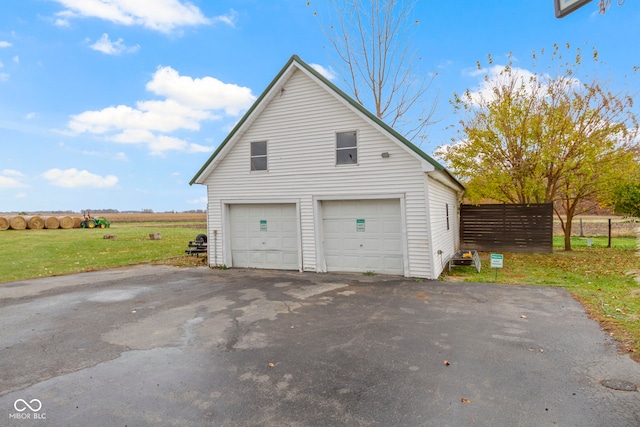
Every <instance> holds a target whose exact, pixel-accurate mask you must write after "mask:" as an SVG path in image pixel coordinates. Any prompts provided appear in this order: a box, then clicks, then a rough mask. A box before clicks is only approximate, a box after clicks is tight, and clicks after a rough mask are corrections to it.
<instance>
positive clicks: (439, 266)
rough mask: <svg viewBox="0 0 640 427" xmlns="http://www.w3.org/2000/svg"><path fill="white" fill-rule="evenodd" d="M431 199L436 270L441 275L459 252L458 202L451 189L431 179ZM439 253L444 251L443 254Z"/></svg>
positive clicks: (433, 254) (432, 237)
mask: <svg viewBox="0 0 640 427" xmlns="http://www.w3.org/2000/svg"><path fill="white" fill-rule="evenodd" d="M428 182H429V186H428V188H429V199H430V211H431V215H430V217H431V221H430V222H431V239H432V241H433V253H432V256H433V259H434V269H435V272H436V273H437V274H438V275H439V274H440V273H441V272H442V270H443V269H444V264H445V263H446V262H447V260H448V259H449V258H450V257H451V255H452V254H453V253H455V251H456V250H457V245H458V236H459V225H458V224H459V221H458V200H457V196H456V194H455V193H454V192H452V191H451V189H450V188H449V187H447V186H446V185H444V184H442V183H441V182H439V181H437V180H436V179H433V178H431V179H429V180H428ZM447 206H448V207H449V227H448V229H447ZM438 251H442V253H441V254H439V253H438Z"/></svg>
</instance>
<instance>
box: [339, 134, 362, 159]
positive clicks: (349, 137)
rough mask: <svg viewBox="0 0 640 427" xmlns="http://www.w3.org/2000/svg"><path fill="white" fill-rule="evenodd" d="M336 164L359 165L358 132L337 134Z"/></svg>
mask: <svg viewBox="0 0 640 427" xmlns="http://www.w3.org/2000/svg"><path fill="white" fill-rule="evenodd" d="M336 164H337V165H355V164H358V133H357V132H356V131H350V132H338V133H336Z"/></svg>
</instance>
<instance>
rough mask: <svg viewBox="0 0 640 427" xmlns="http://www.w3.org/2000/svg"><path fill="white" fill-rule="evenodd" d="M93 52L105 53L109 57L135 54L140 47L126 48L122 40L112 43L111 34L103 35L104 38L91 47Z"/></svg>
mask: <svg viewBox="0 0 640 427" xmlns="http://www.w3.org/2000/svg"><path fill="white" fill-rule="evenodd" d="M89 47H90V48H91V49H93V50H97V51H98V52H102V53H105V54H107V55H120V54H121V53H133V52H137V51H138V50H139V49H140V45H138V44H137V45H135V46H125V45H124V43H123V40H122V39H118V40H116V41H111V40H110V39H109V34H106V33H105V34H103V35H102V37H100V39H99V40H98V41H96V42H95V43H94V44H92V45H90V46H89Z"/></svg>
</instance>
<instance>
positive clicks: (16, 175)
mask: <svg viewBox="0 0 640 427" xmlns="http://www.w3.org/2000/svg"><path fill="white" fill-rule="evenodd" d="M23 177H24V174H23V173H22V172H20V171H17V170H15V169H5V170H3V171H2V172H0V188H26V187H28V185H26V184H24V183H22V182H20V178H23Z"/></svg>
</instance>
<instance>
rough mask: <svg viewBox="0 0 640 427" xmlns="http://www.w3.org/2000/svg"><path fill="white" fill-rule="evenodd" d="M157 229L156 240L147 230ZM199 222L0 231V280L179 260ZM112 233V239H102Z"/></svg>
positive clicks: (199, 229) (203, 228) (203, 229)
mask: <svg viewBox="0 0 640 427" xmlns="http://www.w3.org/2000/svg"><path fill="white" fill-rule="evenodd" d="M154 232H160V233H161V234H162V238H161V240H151V239H150V238H149V234H151V233H154ZM204 232H206V225H205V224H202V223H200V224H191V223H178V224H172V223H118V224H114V225H112V226H111V228H104V229H80V228H74V229H69V230H63V229H58V230H47V229H43V230H5V231H2V232H0V254H1V259H2V261H1V262H0V282H10V281H16V280H24V279H31V278H36V277H47V276H55V275H61V274H69V273H77V272H81V271H92V270H101V269H105V268H110V267H120V266H125V265H133V264H140V263H145V262H160V261H162V260H167V259H175V258H176V257H180V258H184V255H185V253H184V250H185V249H187V245H188V243H189V241H190V240H193V239H194V238H195V237H196V235H197V234H199V233H204ZM105 234H115V235H117V236H118V237H117V239H115V240H112V239H104V238H103V236H104V235H105Z"/></svg>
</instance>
